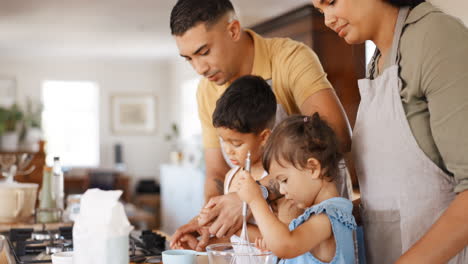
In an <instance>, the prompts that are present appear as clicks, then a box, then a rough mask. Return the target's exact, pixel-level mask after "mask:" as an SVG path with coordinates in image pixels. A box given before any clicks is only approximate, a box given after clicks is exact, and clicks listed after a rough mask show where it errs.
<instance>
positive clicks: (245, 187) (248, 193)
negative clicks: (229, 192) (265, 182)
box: [237, 170, 263, 204]
mask: <svg viewBox="0 0 468 264" xmlns="http://www.w3.org/2000/svg"><path fill="white" fill-rule="evenodd" d="M239 173H240V174H239V178H240V179H239V182H238V184H237V188H238V191H237V194H238V195H239V197H240V198H241V199H242V200H243V201H244V202H246V203H248V204H250V203H251V202H252V201H254V200H255V199H263V196H262V191H261V190H260V186H258V184H257V183H256V182H255V181H254V179H253V178H252V176H251V175H250V173H249V172H247V171H245V170H243V171H240V172H239Z"/></svg>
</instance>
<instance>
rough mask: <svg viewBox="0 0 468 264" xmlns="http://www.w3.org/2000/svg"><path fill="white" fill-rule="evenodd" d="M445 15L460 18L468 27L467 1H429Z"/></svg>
mask: <svg viewBox="0 0 468 264" xmlns="http://www.w3.org/2000/svg"><path fill="white" fill-rule="evenodd" d="M429 2H431V3H432V4H433V5H435V6H437V7H439V8H440V9H442V10H443V11H444V12H446V13H447V14H450V15H452V16H455V17H458V18H460V19H461V20H462V21H463V23H465V26H467V27H468V1H467V0H429Z"/></svg>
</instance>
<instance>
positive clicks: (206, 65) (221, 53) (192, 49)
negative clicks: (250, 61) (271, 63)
mask: <svg viewBox="0 0 468 264" xmlns="http://www.w3.org/2000/svg"><path fill="white" fill-rule="evenodd" d="M228 25H229V23H228V22H227V21H225V20H223V19H222V20H221V21H220V22H218V23H217V24H215V25H212V26H211V27H210V28H207V27H206V26H205V24H204V23H199V24H198V25H196V26H194V27H192V28H191V29H189V30H188V31H187V32H185V33H184V34H183V35H182V36H175V40H176V43H177V48H178V49H179V53H180V56H182V57H183V58H185V59H186V60H187V61H188V62H189V63H190V65H192V67H193V69H195V71H196V72H197V73H198V74H200V75H202V76H203V77H206V78H207V79H208V80H209V81H211V82H214V83H216V84H217V85H223V84H225V83H226V82H228V81H230V80H231V79H232V78H233V77H234V75H235V70H233V69H235V64H234V63H233V60H232V59H231V58H233V56H232V53H233V52H232V48H231V47H232V45H233V43H234V41H233V39H232V37H231V35H230V34H229V31H228Z"/></svg>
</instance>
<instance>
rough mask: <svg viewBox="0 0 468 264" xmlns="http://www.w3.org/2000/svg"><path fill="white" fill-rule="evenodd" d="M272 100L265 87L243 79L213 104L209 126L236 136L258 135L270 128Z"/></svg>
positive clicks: (260, 80) (249, 77)
mask: <svg viewBox="0 0 468 264" xmlns="http://www.w3.org/2000/svg"><path fill="white" fill-rule="evenodd" d="M275 117H276V98H275V95H274V94H273V91H272V90H271V88H270V86H269V85H268V83H266V82H265V80H263V78H261V77H258V76H252V75H247V76H243V77H240V78H238V79H237V80H235V81H234V82H233V83H232V84H231V85H229V87H228V88H227V89H226V91H225V92H224V93H223V94H222V95H221V97H220V98H219V99H218V101H216V108H215V110H214V112H213V126H214V127H225V128H229V129H232V130H235V131H237V132H240V133H259V132H261V131H263V130H264V129H266V128H273V125H274V123H275Z"/></svg>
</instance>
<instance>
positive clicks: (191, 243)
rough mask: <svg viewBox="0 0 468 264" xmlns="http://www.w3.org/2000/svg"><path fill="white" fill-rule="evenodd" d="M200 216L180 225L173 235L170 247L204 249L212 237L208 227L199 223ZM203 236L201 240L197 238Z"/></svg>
mask: <svg viewBox="0 0 468 264" xmlns="http://www.w3.org/2000/svg"><path fill="white" fill-rule="evenodd" d="M197 218H198V217H195V218H193V219H192V220H190V222H188V223H187V224H185V225H183V226H181V227H179V228H178V229H177V230H176V232H175V233H174V235H172V239H171V243H170V247H171V248H175V249H180V248H189V249H193V250H197V251H204V250H205V247H206V246H207V244H208V240H209V239H210V234H209V232H208V230H207V228H204V227H201V226H200V225H198V221H197ZM199 235H200V236H201V238H200V240H198V239H197V237H198V236H199Z"/></svg>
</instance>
